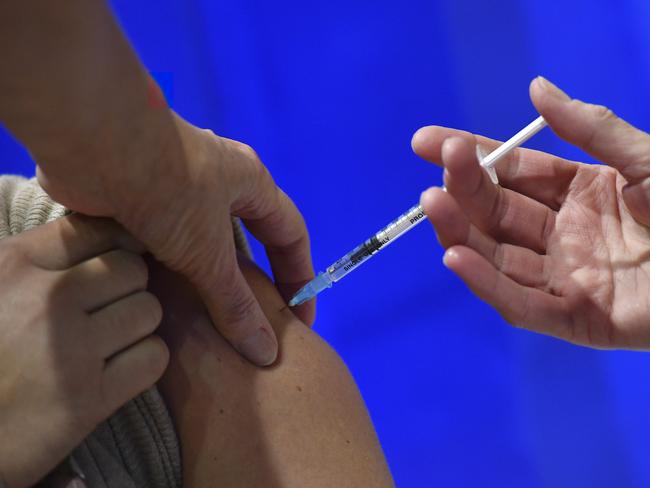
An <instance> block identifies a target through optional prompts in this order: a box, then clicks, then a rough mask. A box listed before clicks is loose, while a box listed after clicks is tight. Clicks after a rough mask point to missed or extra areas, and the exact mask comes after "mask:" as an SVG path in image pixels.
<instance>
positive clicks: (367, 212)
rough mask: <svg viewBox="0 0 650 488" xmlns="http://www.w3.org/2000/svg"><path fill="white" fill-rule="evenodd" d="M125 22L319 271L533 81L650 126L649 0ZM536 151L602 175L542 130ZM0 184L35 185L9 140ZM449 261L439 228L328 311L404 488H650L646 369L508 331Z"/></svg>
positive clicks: (203, 10) (232, 5)
mask: <svg viewBox="0 0 650 488" xmlns="http://www.w3.org/2000/svg"><path fill="white" fill-rule="evenodd" d="M113 5H114V7H115V9H116V11H117V13H118V15H119V17H120V19H121V21H122V23H123V25H124V28H125V29H126V31H127V32H128V34H129V36H130V38H131V39H132V41H133V43H134V45H135V46H136V49H137V50H138V52H139V53H140V55H141V57H142V59H143V61H144V62H145V63H146V65H147V66H148V67H149V69H150V70H151V71H152V72H153V73H154V74H155V76H156V77H157V78H158V80H159V81H160V83H161V84H162V85H163V87H164V89H165V91H166V93H167V94H168V97H169V98H170V100H171V102H172V105H173V107H174V108H175V109H176V110H177V111H178V112H179V113H180V114H182V115H183V116H185V117H186V118H187V119H189V120H190V121H192V122H193V123H195V124H197V125H199V126H204V127H210V128H212V129H213V130H215V131H216V132H217V133H219V134H222V135H226V136H228V137H231V138H236V139H240V140H243V141H245V142H248V143H249V144H251V145H252V146H254V147H255V148H256V149H257V151H258V152H259V154H260V155H261V157H262V158H263V160H264V161H265V163H266V164H267V165H268V167H269V168H270V170H271V172H272V173H273V174H274V176H275V178H276V180H277V182H278V183H279V184H280V185H281V186H282V187H283V188H284V189H285V190H286V191H287V193H289V194H290V195H291V196H292V197H293V198H294V200H295V201H296V203H297V204H298V206H299V207H300V208H301V209H302V212H303V214H304V216H305V218H306V220H307V223H308V226H309V229H310V231H311V237H312V241H313V255H314V261H315V264H316V267H317V268H318V269H323V268H324V267H325V266H327V265H328V264H329V263H330V262H332V261H333V260H335V259H337V258H338V257H339V256H340V255H341V254H343V253H345V252H347V251H348V250H349V249H350V248H351V247H352V246H353V245H355V244H357V243H358V242H359V241H361V240H363V239H365V238H366V237H368V236H369V235H370V234H371V233H373V232H375V231H376V230H377V229H379V228H380V227H381V226H383V225H384V224H386V223H387V222H388V221H390V220H391V219H392V218H394V217H396V216H397V215H398V214H399V213H401V212H402V211H404V210H406V209H407V208H408V207H409V206H410V205H412V204H413V203H415V202H416V201H417V200H418V197H419V194H420V192H421V191H422V190H424V189H425V188H426V187H428V186H430V185H436V184H440V181H441V173H440V170H439V169H437V168H436V167H434V166H432V165H429V164H427V163H424V162H422V161H420V160H418V158H417V157H415V156H414V155H413V154H412V153H411V150H410V145H409V142H410V137H411V134H412V133H413V132H414V131H415V130H416V129H417V128H418V127H420V126H422V125H426V124H440V125H450V126H454V127H459V128H464V129H467V130H471V131H475V132H480V133H483V134H486V135H489V136H492V137H495V138H501V139H503V138H507V137H509V136H510V135H511V134H513V133H514V132H515V131H517V130H519V129H520V128H521V127H523V126H524V125H525V124H526V123H528V122H529V121H530V120H532V119H533V118H534V116H535V113H534V110H533V108H532V106H531V104H530V101H529V99H528V91H527V87H528V83H529V81H530V80H531V79H532V78H533V77H534V76H536V75H538V74H543V75H545V76H547V77H548V78H550V79H551V80H552V81H554V82H556V83H557V84H559V85H560V86H561V87H563V88H565V89H566V90H567V91H568V92H569V93H570V94H571V95H573V96H576V97H578V98H581V99H584V100H589V101H594V102H598V103H602V104H606V105H608V106H610V107H611V108H613V109H614V110H615V111H616V112H617V113H618V114H620V115H621V116H623V117H624V118H626V119H627V120H629V121H630V122H632V123H634V124H636V125H638V126H640V127H642V128H644V129H646V130H648V128H650V97H649V96H648V90H647V89H648V86H650V34H649V33H650V2H648V1H647V0H624V1H623V0H622V1H618V2H614V1H611V0H610V1H607V0H563V1H559V0H549V1H545V2H536V1H532V0H531V1H521V0H520V1H517V0H504V1H501V2H485V1H481V0H429V1H424V0H416V1H404V2H394V1H386V0H374V1H367V0H366V1H354V0H347V1H342V0H330V1H328V2H309V1H304V0H303V1H301V2H297V1H296V2H292V1H288V0H277V1H274V2H268V1H259V0H258V1H254V0H241V1H232V2H224V1H223V0H219V1H209V0H185V1H181V0H176V1H174V0H159V1H157V2H131V1H127V0H115V1H114V2H113ZM529 146H532V147H536V148H541V149H544V150H547V151H551V152H554V153H557V154H560V155H563V156H566V157H570V158H573V159H579V160H587V159H586V158H585V156H584V155H582V154H581V153H580V152H578V151H577V150H575V149H574V148H571V147H568V146H567V145H566V144H564V143H563V142H562V141H560V140H558V139H557V138H556V137H555V136H554V135H553V134H552V133H551V132H550V131H548V130H547V131H544V132H542V133H541V134H540V135H538V136H537V137H536V138H535V139H534V140H533V141H531V142H530V143H529ZM0 165H1V166H0V167H1V169H2V172H5V173H7V172H9V173H11V172H19V173H23V174H30V173H33V166H32V163H31V162H30V161H29V158H28V156H27V154H26V153H25V152H24V151H22V150H21V149H20V148H19V147H18V146H17V145H16V144H15V143H13V142H12V141H11V140H10V138H8V137H7V136H6V135H3V136H2V138H0ZM257 255H258V257H260V258H261V257H263V252H262V251H261V250H260V249H259V248H257ZM441 256H442V250H441V248H440V247H439V245H438V244H437V242H436V240H435V236H434V234H433V232H432V230H431V229H430V227H428V225H423V226H421V227H420V228H418V229H416V230H415V231H413V232H412V233H411V234H409V235H408V236H406V237H405V238H404V239H403V240H402V241H401V242H400V243H399V244H398V245H395V246H394V247H391V248H389V249H387V250H386V251H385V252H383V253H382V254H381V255H379V256H378V257H377V258H376V259H375V260H373V261H372V262H370V263H368V264H366V265H365V266H364V267H363V268H362V269H361V270H360V271H358V272H357V273H355V274H353V275H351V276H350V277H348V278H347V279H346V280H344V281H343V282H341V283H340V284H338V285H337V286H336V287H335V288H333V289H332V290H330V291H327V292H326V293H325V294H323V295H322V299H321V300H320V302H319V315H318V320H317V324H316V330H317V331H318V332H319V333H320V334H321V335H323V336H324V337H325V338H326V339H327V340H328V341H329V342H330V343H331V344H333V346H334V347H335V348H336V349H337V350H338V351H339V353H340V354H341V355H342V356H343V358H344V359H345V360H346V362H347V363H348V365H349V366H350V368H351V370H352V372H353V374H354V376H355V378H356V380H357V382H358V384H359V387H360V388H361V390H362V392H363V395H364V397H365V399H366V401H367V404H368V407H369V409H370V412H371V415H372V418H373V420H374V422H375V425H376V428H377V431H378V433H379V437H380V439H381V441H382V444H383V446H384V449H385V452H386V455H387V458H388V461H389V463H390V466H391V469H392V471H393V473H394V476H395V479H396V482H397V484H398V486H400V487H429V486H445V487H465V486H488V487H492V486H499V487H521V486H526V487H564V486H567V487H582V486H585V487H587V486H588V487H613V486H616V487H623V486H625V487H627V486H630V487H636V486H639V487H641V486H650V463H649V462H648V458H649V455H650V381H648V378H650V354H643V353H629V352H601V351H592V350H588V349H584V348H580V347H576V346H572V345H568V344H564V343H562V342H559V341H557V340H554V339H550V338H546V337H541V336H537V335H533V334H531V333H528V332H525V331H520V330H515V329H513V328H510V327H509V326H507V325H506V324H505V323H504V322H503V321H502V320H501V319H500V318H499V316H498V315H497V314H496V313H495V312H494V311H493V310H491V309H490V308H489V307H488V306H486V305H485V304H483V303H481V302H479V301H478V300H477V299H475V298H474V297H473V296H472V295H471V294H470V293H469V291H468V290H466V288H465V287H464V286H463V284H462V283H460V281H459V280H458V279H457V278H455V277H454V276H453V275H452V274H451V273H450V272H448V271H447V270H446V269H445V268H444V267H443V266H442V264H441ZM649 320H650V318H649Z"/></svg>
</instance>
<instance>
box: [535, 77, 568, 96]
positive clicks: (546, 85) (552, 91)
mask: <svg viewBox="0 0 650 488" xmlns="http://www.w3.org/2000/svg"><path fill="white" fill-rule="evenodd" d="M535 83H537V85H538V86H539V87H540V88H541V89H542V90H543V91H545V92H546V93H547V94H548V95H550V96H551V97H553V98H555V99H557V100H561V101H563V102H566V101H568V100H571V97H569V95H567V94H566V93H564V92H563V91H562V90H560V89H559V88H558V87H557V86H555V85H554V84H553V83H551V82H550V81H548V80H547V79H546V78H544V77H543V76H538V77H537V78H535Z"/></svg>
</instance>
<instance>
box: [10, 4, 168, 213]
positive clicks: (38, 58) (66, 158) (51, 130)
mask: <svg viewBox="0 0 650 488" xmlns="http://www.w3.org/2000/svg"><path fill="white" fill-rule="evenodd" d="M0 63H1V67H0V119H1V120H2V122H3V123H4V124H5V125H6V127H7V128H8V129H9V130H10V131H11V132H12V133H13V134H14V135H15V136H16V137H17V138H18V139H19V140H20V141H21V142H22V143H23V144H24V145H25V146H26V147H27V148H28V150H29V151H30V152H31V153H32V155H33V156H34V158H35V159H36V161H37V163H38V165H39V169H40V171H41V174H39V177H43V179H44V180H45V181H44V183H45V186H46V187H50V186H51V187H53V188H54V189H55V194H54V195H53V196H54V197H55V198H57V199H59V200H63V202H62V203H65V204H66V205H68V206H70V207H72V208H74V209H75V210H81V211H86V212H87V213H94V214H107V213H111V209H109V208H106V207H107V205H108V203H107V202H103V201H102V200H103V199H102V196H103V195H105V194H106V188H105V186H106V185H107V184H110V185H113V186H114V187H115V188H118V189H119V188H121V185H119V184H118V182H117V181H116V180H119V179H120V178H122V179H126V178H127V177H128V178H129V179H130V180H131V181H133V176H134V174H133V173H134V172H135V171H137V169H138V165H141V164H142V160H143V159H147V160H154V159H156V157H157V155H156V154H155V152H156V151H158V150H162V149H161V146H162V143H161V141H170V140H172V141H173V137H172V138H170V137H169V134H170V133H173V132H174V130H175V128H174V122H173V117H172V114H171V112H170V111H169V109H167V108H166V106H165V104H164V99H163V98H162V96H161V95H160V94H159V91H157V87H156V86H155V83H153V84H152V83H150V81H149V77H148V74H147V72H146V70H145V69H144V67H143V66H142V64H141V63H140V61H139V60H138V57H137V55H136V54H135V52H134V51H133V49H132V48H131V46H130V44H129V42H128V40H127V39H126V37H125V36H124V35H123V33H122V32H121V30H120V28H119V25H118V24H117V22H116V20H115V18H114V16H113V14H112V12H111V10H110V8H109V7H108V5H107V4H106V3H105V2H104V1H101V0H66V1H65V2H54V1H48V0H34V1H29V2H24V1H20V0H7V1H4V2H2V3H0ZM145 148H146V149H145ZM147 162H149V161H147ZM142 179H146V178H145V177H144V176H143V178H142ZM82 188H83V191H82V190H81V189H82ZM49 189H50V188H48V190H49ZM57 192H58V193H59V194H58V195H57V194H56V193H57ZM85 194H91V195H94V199H95V201H96V203H95V204H91V203H89V202H88V201H86V200H88V199H87V198H86V197H84V195H85ZM93 205H97V207H105V208H92V206H93ZM108 206H110V205H108ZM75 207H76V208H75ZM85 207H88V208H85Z"/></svg>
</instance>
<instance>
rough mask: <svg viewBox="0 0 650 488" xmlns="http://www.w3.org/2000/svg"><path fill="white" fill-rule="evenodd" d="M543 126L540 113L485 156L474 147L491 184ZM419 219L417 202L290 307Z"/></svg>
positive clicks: (305, 289) (301, 292)
mask: <svg viewBox="0 0 650 488" xmlns="http://www.w3.org/2000/svg"><path fill="white" fill-rule="evenodd" d="M544 127H546V121H545V120H544V118H543V117H542V116H539V117H538V118H536V119H535V120H534V121H533V122H531V123H530V124H528V125H527V126H526V127H524V128H523V129H522V130H520V131H519V132H517V133H516V134H515V135H514V136H512V137H511V138H510V139H508V140H507V141H506V142H504V143H503V144H501V145H500V146H499V147H498V148H496V149H495V150H494V151H492V152H491V153H490V154H488V155H487V156H485V155H484V154H482V152H481V150H480V149H479V146H477V147H476V153H477V157H478V160H479V164H480V165H481V166H482V167H483V168H484V169H485V170H486V171H487V173H488V175H489V176H490V179H491V180H492V182H493V183H494V184H497V183H498V182H499V181H498V179H497V175H496V172H495V171H494V165H495V164H496V163H497V162H498V161H499V160H500V159H501V158H503V157H504V156H505V155H506V154H508V153H509V152H510V151H512V150H513V149H515V148H516V147H519V146H520V145H522V144H523V143H524V142H526V141H527V140H528V139H530V138H531V137H533V136H534V135H535V134H537V133H538V132H539V131H540V130H542V129H543V128H544ZM422 221H424V210H423V209H422V207H421V206H420V205H414V206H413V207H411V208H410V209H409V210H408V211H407V212H406V213H404V214H402V215H400V216H399V217H398V218H397V219H395V220H394V221H393V222H391V223H390V224H388V225H387V226H386V227H384V228H383V229H381V230H380V231H379V232H377V233H376V234H375V235H374V236H372V237H371V238H370V239H368V240H367V241H365V242H364V243H363V244H360V245H359V246H357V247H355V248H354V249H353V250H352V251H350V252H349V253H347V254H346V255H345V256H343V257H342V258H341V259H339V260H338V261H336V262H335V263H334V264H332V265H331V266H330V267H328V268H327V270H326V271H324V272H322V273H319V274H318V276H316V278H314V279H313V280H311V281H310V282H309V283H307V284H306V285H305V286H303V287H302V288H301V289H300V290H299V291H298V293H296V294H295V295H294V296H293V297H292V298H291V300H290V301H289V306H290V307H294V306H296V305H300V304H302V303H305V302H307V301H309V300H311V299H312V298H314V297H315V296H316V295H318V294H319V293H320V292H321V291H323V290H324V289H325V288H330V287H331V286H332V283H334V282H336V281H339V280H340V279H341V278H343V277H344V276H346V275H348V274H349V273H351V272H352V271H353V270H355V269H357V268H358V267H359V266H360V265H361V264H362V263H364V262H366V261H367V260H368V259H370V258H371V257H372V256H374V255H375V254H376V253H378V252H379V251H380V250H381V249H383V248H384V247H386V246H387V245H388V244H391V243H393V242H394V241H395V240H397V238H399V237H401V236H403V235H404V234H406V233H407V232H408V231H409V230H411V229H412V228H413V227H415V226H416V225H418V224H419V223H420V222H422Z"/></svg>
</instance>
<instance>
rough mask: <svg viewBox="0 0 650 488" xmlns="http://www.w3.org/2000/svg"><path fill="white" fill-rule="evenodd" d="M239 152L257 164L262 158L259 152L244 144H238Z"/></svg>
mask: <svg viewBox="0 0 650 488" xmlns="http://www.w3.org/2000/svg"><path fill="white" fill-rule="evenodd" d="M236 148H237V151H239V152H240V153H241V154H242V155H243V156H244V157H245V158H247V159H250V160H252V161H254V162H256V163H260V157H259V155H258V154H257V151H255V149H253V148H252V147H251V146H249V145H248V144H246V143H244V142H237V145H236Z"/></svg>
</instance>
